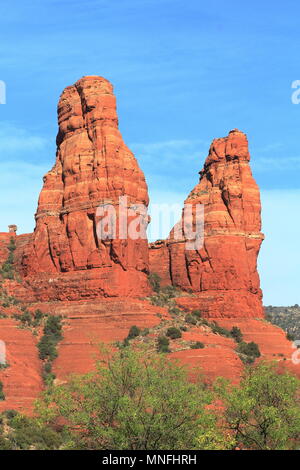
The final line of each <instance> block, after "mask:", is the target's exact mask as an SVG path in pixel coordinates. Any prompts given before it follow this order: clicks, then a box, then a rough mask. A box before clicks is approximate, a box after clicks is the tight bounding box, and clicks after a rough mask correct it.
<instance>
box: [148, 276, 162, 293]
mask: <svg viewBox="0 0 300 470" xmlns="http://www.w3.org/2000/svg"><path fill="white" fill-rule="evenodd" d="M148 280H149V283H150V286H151V287H152V290H153V291H154V292H159V291H160V282H161V278H160V276H159V275H158V274H157V273H150V274H149V276H148Z"/></svg>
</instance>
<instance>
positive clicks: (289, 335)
mask: <svg viewBox="0 0 300 470" xmlns="http://www.w3.org/2000/svg"><path fill="white" fill-rule="evenodd" d="M286 339H288V340H289V341H295V336H294V335H293V333H291V332H290V331H287V333H286Z"/></svg>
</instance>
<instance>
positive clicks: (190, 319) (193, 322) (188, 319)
mask: <svg viewBox="0 0 300 470" xmlns="http://www.w3.org/2000/svg"><path fill="white" fill-rule="evenodd" d="M185 321H186V323H190V324H191V325H197V319H196V318H195V317H194V316H193V315H191V314H190V313H189V314H188V315H186V317H185Z"/></svg>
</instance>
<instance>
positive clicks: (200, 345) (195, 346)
mask: <svg viewBox="0 0 300 470" xmlns="http://www.w3.org/2000/svg"><path fill="white" fill-rule="evenodd" d="M204 347H205V345H204V343H202V342H201V341H196V343H194V344H192V345H191V349H203V348H204Z"/></svg>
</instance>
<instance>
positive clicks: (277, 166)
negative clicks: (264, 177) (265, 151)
mask: <svg viewBox="0 0 300 470" xmlns="http://www.w3.org/2000/svg"><path fill="white" fill-rule="evenodd" d="M252 168H253V170H254V171H257V172H266V171H268V172H270V171H281V170H295V169H296V170H297V169H300V156H299V157H285V158H279V157H278V158H275V157H261V158H256V159H253V160H252Z"/></svg>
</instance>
